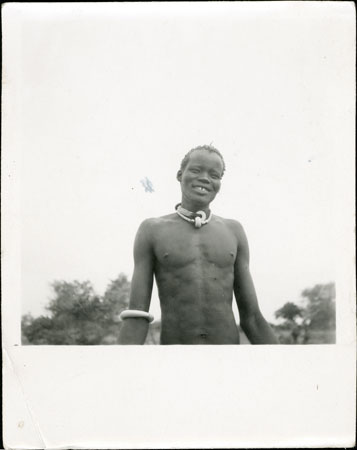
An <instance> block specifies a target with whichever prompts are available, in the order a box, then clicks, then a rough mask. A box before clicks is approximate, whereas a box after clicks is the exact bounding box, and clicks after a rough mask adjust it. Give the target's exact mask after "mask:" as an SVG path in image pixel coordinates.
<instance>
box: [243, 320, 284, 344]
mask: <svg viewBox="0 0 357 450" xmlns="http://www.w3.org/2000/svg"><path fill="white" fill-rule="evenodd" d="M241 327H242V329H243V331H244V333H245V334H246V336H247V338H248V339H249V341H250V343H251V344H279V341H278V339H277V337H276V336H275V334H274V332H273V330H272V329H271V327H270V325H269V324H268V322H267V321H266V320H265V319H264V317H263V316H262V314H261V313H258V314H255V315H252V316H250V317H249V318H246V319H242V320H241Z"/></svg>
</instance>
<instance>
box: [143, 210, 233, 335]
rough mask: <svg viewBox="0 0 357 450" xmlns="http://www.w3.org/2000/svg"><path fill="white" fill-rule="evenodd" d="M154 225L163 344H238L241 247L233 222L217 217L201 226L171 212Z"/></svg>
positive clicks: (154, 220) (156, 272) (154, 246)
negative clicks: (235, 300)
mask: <svg viewBox="0 0 357 450" xmlns="http://www.w3.org/2000/svg"><path fill="white" fill-rule="evenodd" d="M153 225H154V226H153V228H152V230H153V252H154V257H155V269H154V270H155V278H156V283H157V286H158V291H159V297H160V304H161V321H162V322H161V344H239V332H238V328H237V325H236V322H235V319H234V316H233V311H232V300H233V281H234V262H235V259H236V256H237V250H238V236H237V233H236V232H235V228H234V224H233V221H230V220H227V219H222V218H220V217H217V216H213V218H212V220H211V221H210V222H209V223H208V224H207V225H204V226H202V227H201V228H199V229H197V228H195V227H194V225H193V224H192V223H188V222H186V221H184V220H183V219H181V218H180V217H178V216H177V214H170V215H168V216H164V217H161V218H159V219H153Z"/></svg>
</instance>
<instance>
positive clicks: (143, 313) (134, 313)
mask: <svg viewBox="0 0 357 450" xmlns="http://www.w3.org/2000/svg"><path fill="white" fill-rule="evenodd" d="M119 317H120V319H122V320H123V319H127V318H128V317H142V318H143V319H146V320H147V321H148V322H149V323H150V322H152V321H153V320H154V316H153V315H152V314H149V313H148V312H146V311H139V310H138V309H126V310H125V311H123V312H122V313H121V314H120V316H119Z"/></svg>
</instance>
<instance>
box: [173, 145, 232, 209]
mask: <svg viewBox="0 0 357 450" xmlns="http://www.w3.org/2000/svg"><path fill="white" fill-rule="evenodd" d="M222 174H223V162H222V160H221V158H220V157H219V156H218V155H217V153H214V152H208V151H205V150H196V151H194V152H193V153H192V154H191V155H190V158H189V161H188V164H187V166H186V167H185V168H184V170H183V171H181V170H179V171H178V173H177V179H178V180H179V181H180V183H181V191H182V196H183V199H186V200H188V201H190V202H193V203H198V204H202V205H203V204H206V205H208V204H209V203H211V202H212V200H214V198H215V197H216V195H217V193H218V191H219V189H220V187H221V177H222Z"/></svg>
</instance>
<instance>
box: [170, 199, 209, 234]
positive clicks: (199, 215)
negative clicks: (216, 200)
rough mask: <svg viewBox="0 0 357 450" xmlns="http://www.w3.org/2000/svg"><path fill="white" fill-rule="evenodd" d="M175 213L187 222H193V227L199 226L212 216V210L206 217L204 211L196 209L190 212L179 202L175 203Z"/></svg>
mask: <svg viewBox="0 0 357 450" xmlns="http://www.w3.org/2000/svg"><path fill="white" fill-rule="evenodd" d="M175 209H176V213H177V214H178V215H179V216H180V217H181V219H183V220H186V221H187V222H191V223H194V224H195V228H201V227H202V225H206V223H208V222H209V221H210V220H211V218H212V212H210V215H209V217H208V219H207V218H206V217H207V216H206V213H205V212H204V211H197V212H195V213H194V212H192V211H189V210H188V209H185V208H183V207H182V206H181V203H179V204H177V205H176V206H175Z"/></svg>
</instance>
